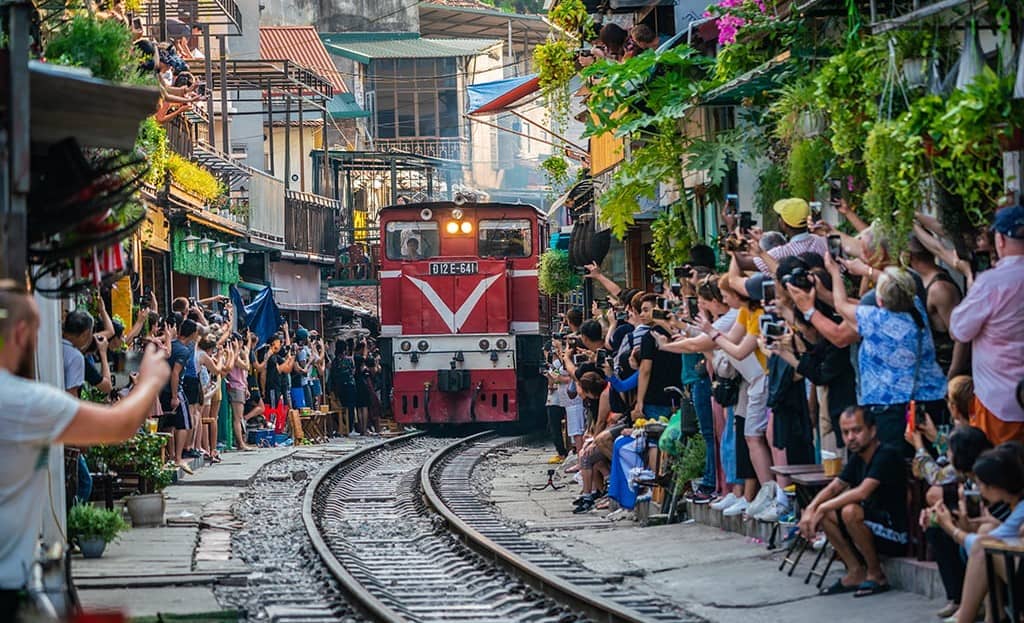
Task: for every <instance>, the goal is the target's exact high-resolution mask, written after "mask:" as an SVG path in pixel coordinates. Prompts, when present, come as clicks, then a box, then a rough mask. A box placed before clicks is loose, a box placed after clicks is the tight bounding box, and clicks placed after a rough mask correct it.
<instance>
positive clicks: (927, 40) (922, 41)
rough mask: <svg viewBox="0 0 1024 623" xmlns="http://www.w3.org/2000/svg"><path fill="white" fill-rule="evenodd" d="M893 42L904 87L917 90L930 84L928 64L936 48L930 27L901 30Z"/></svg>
mask: <svg viewBox="0 0 1024 623" xmlns="http://www.w3.org/2000/svg"><path fill="white" fill-rule="evenodd" d="M893 41H894V45H895V48H896V60H897V61H898V62H899V64H900V75H902V76H903V84H904V86H906V87H907V88H908V89H916V88H918V87H923V86H925V85H926V84H928V63H929V60H930V58H931V57H932V55H933V53H934V47H935V35H934V34H933V31H932V30H931V29H930V28H928V27H922V28H917V29H907V30H900V31H897V33H896V34H895V36H894V37H893Z"/></svg>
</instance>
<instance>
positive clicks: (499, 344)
mask: <svg viewBox="0 0 1024 623" xmlns="http://www.w3.org/2000/svg"><path fill="white" fill-rule="evenodd" d="M494 345H495V346H496V347H497V349H498V350H505V349H506V348H508V342H506V341H505V340H504V338H502V339H499V340H498V341H497V342H495V343H494Z"/></svg>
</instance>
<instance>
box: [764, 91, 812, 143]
mask: <svg viewBox="0 0 1024 623" xmlns="http://www.w3.org/2000/svg"><path fill="white" fill-rule="evenodd" d="M817 91H818V87H817V85H816V84H815V83H814V80H813V77H811V78H807V77H804V78H798V79H796V80H794V81H793V82H791V83H789V84H786V85H784V86H783V87H782V88H780V89H779V91H778V97H777V98H775V100H774V101H773V102H772V104H771V106H770V108H769V110H770V112H771V113H772V115H774V116H775V117H776V119H777V121H776V124H775V132H774V134H775V136H776V137H777V138H778V139H780V140H781V141H782V142H783V143H785V144H787V145H792V144H793V143H795V142H797V141H799V140H801V139H806V138H811V136H810V135H811V134H812V132H810V131H809V130H811V128H808V127H806V126H807V125H808V123H809V122H810V123H811V124H812V125H817V124H820V125H821V126H824V124H825V119H824V116H825V113H824V111H823V110H822V109H821V107H820V104H819V101H818V93H817Z"/></svg>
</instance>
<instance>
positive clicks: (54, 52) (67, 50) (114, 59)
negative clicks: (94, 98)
mask: <svg viewBox="0 0 1024 623" xmlns="http://www.w3.org/2000/svg"><path fill="white" fill-rule="evenodd" d="M46 57H47V59H48V60H49V61H50V62H53V63H56V64H58V65H70V66H74V67H85V68H87V69H89V70H90V71H91V72H92V75H93V76H94V77H96V78H102V79H104V80H113V81H116V82H124V81H128V80H132V79H134V78H135V75H136V67H137V64H138V62H139V60H140V56H139V55H138V53H137V52H136V51H135V48H134V47H133V46H132V33H131V31H130V30H128V27H127V26H125V25H124V24H122V23H121V22H118V21H117V20H113V19H100V18H98V17H96V16H94V15H90V14H88V13H85V12H80V13H79V14H78V15H76V16H75V17H74V18H73V19H71V20H70V21H68V22H66V23H65V24H64V25H62V26H61V27H60V29H59V30H57V31H56V32H55V33H53V34H52V35H51V36H50V37H49V42H48V44H47V46H46Z"/></svg>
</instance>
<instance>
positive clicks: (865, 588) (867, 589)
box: [853, 580, 889, 597]
mask: <svg viewBox="0 0 1024 623" xmlns="http://www.w3.org/2000/svg"><path fill="white" fill-rule="evenodd" d="M888 590H889V583H888V582H886V583H885V584H882V583H881V582H875V581H874V580H868V581H867V582H864V583H863V584H861V585H860V586H858V587H857V592H856V593H854V594H853V596H854V597H870V596H871V595H878V594H879V593H884V592H886V591H888Z"/></svg>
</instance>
